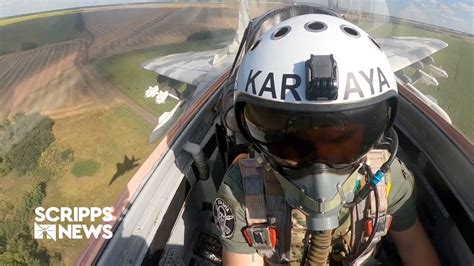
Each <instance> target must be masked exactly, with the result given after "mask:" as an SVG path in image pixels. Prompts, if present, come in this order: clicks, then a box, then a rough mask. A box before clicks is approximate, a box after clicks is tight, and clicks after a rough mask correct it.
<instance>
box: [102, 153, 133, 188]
mask: <svg viewBox="0 0 474 266" xmlns="http://www.w3.org/2000/svg"><path fill="white" fill-rule="evenodd" d="M139 160H140V158H138V159H135V156H133V155H132V158H131V159H130V158H128V156H127V155H124V156H123V163H117V164H116V167H117V171H116V172H115V174H114V175H113V176H112V179H110V182H109V186H110V185H111V184H112V183H113V182H115V180H117V178H119V177H120V176H123V175H124V174H125V173H127V172H128V171H131V170H132V169H134V168H136V167H138V166H139V165H140V164H139V163H136V162H138V161H139Z"/></svg>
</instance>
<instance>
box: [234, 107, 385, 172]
mask: <svg viewBox="0 0 474 266" xmlns="http://www.w3.org/2000/svg"><path fill="white" fill-rule="evenodd" d="M388 109H389V108H388V104H387V102H385V101H384V102H381V103H377V104H375V105H372V106H367V107H362V108H357V109H352V110H346V111H338V112H333V113H331V112H326V113H310V112H301V111H297V112H296V111H287V110H281V109H274V108H268V107H261V106H256V105H254V104H251V103H246V104H245V106H244V111H243V116H244V117H243V118H244V119H243V122H244V125H243V126H244V128H245V129H246V131H247V134H248V135H249V136H250V137H251V138H252V139H253V140H254V142H256V143H257V144H258V146H260V147H261V148H262V149H264V150H265V151H266V152H267V153H270V154H271V155H273V156H274V157H275V158H277V159H278V160H281V161H283V162H285V164H287V166H291V167H299V166H301V165H304V164H307V163H326V164H350V163H354V162H356V161H357V160H358V159H360V158H361V157H362V156H363V155H365V154H366V153H367V152H368V151H369V150H370V149H371V148H372V147H373V146H374V145H375V144H376V143H377V142H378V140H379V139H380V137H381V136H382V135H383V133H384V131H385V129H386V127H387V124H388V123H389V110H388Z"/></svg>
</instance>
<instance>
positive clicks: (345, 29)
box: [341, 25, 360, 37]
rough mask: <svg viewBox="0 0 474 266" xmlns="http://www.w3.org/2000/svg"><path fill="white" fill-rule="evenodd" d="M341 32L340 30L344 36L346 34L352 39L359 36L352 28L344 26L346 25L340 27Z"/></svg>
mask: <svg viewBox="0 0 474 266" xmlns="http://www.w3.org/2000/svg"><path fill="white" fill-rule="evenodd" d="M341 30H342V31H343V32H344V33H345V34H347V35H349V36H352V37H359V36H360V34H359V32H358V31H357V30H355V29H353V28H351V27H349V26H346V25H342V26H341Z"/></svg>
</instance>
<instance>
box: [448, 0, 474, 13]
mask: <svg viewBox="0 0 474 266" xmlns="http://www.w3.org/2000/svg"><path fill="white" fill-rule="evenodd" d="M452 6H453V7H454V8H457V9H461V10H462V11H464V12H468V13H474V5H471V4H467V3H464V2H456V3H454V4H452Z"/></svg>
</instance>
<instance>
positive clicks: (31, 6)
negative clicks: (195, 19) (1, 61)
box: [0, 0, 474, 34]
mask: <svg viewBox="0 0 474 266" xmlns="http://www.w3.org/2000/svg"><path fill="white" fill-rule="evenodd" d="M163 1H166V0H163ZM224 1H226V0H224ZM252 1H253V0H251V2H252ZM333 1H338V2H339V3H340V5H342V6H343V7H350V8H361V9H363V10H365V11H371V12H375V13H382V14H386V15H387V14H388V15H391V16H395V17H400V18H404V19H410V20H416V21H420V22H424V23H428V24H432V25H436V26H442V27H447V28H451V29H455V30H459V31H463V32H468V33H471V34H474V26H473V24H474V23H473V21H474V0H462V1H454V0H399V1H391V0H333ZM136 2H160V1H154V0H0V18H2V17H8V16H14V15H20V14H28V13H34V12H41V11H48V10H56V9H64V8H72V7H79V6H93V5H108V4H124V3H136ZM193 2H194V1H193ZM285 2H286V1H285ZM303 2H316V3H324V4H327V2H328V1H327V0H304V1H303Z"/></svg>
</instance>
